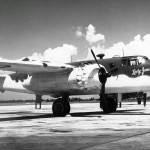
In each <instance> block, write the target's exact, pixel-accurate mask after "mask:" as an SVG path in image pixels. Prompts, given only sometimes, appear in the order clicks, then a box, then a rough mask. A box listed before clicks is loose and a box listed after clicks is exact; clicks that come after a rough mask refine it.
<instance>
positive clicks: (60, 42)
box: [0, 0, 150, 97]
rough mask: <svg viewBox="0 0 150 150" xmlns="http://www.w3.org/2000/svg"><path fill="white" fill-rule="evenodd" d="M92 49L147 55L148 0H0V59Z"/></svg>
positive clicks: (78, 56) (83, 55)
mask: <svg viewBox="0 0 150 150" xmlns="http://www.w3.org/2000/svg"><path fill="white" fill-rule="evenodd" d="M90 48H93V50H94V51H95V53H105V54H106V57H112V56H114V55H122V54H123V52H122V51H124V54H125V55H135V54H143V55H147V56H148V57H149V58H150V52H149V50H150V1H149V0H0V57H1V59H11V60H12V59H19V58H23V57H30V58H34V59H41V60H42V59H45V60H50V61H57V62H69V61H70V58H71V55H73V61H78V60H82V59H91V58H92V57H91V54H90V52H89V49H90ZM14 97H15V96H14Z"/></svg>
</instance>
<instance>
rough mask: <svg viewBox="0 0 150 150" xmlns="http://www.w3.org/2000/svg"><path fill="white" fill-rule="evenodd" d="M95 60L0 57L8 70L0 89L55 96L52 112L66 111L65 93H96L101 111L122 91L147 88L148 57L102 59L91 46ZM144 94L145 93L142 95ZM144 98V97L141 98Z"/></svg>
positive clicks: (111, 108)
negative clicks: (8, 58) (57, 61)
mask: <svg viewBox="0 0 150 150" xmlns="http://www.w3.org/2000/svg"><path fill="white" fill-rule="evenodd" d="M91 53H92V55H93V57H94V59H95V60H85V61H78V62H71V63H65V64H62V63H61V64H60V63H53V62H49V61H42V62H39V61H33V60H29V59H28V58H25V59H23V60H21V61H0V70H4V71H11V72H12V73H10V74H7V75H1V76H0V91H1V92H4V91H15V92H22V93H30V94H35V96H36V100H37V99H41V97H42V95H50V96H51V97H54V98H56V100H55V101H54V103H53V105H52V111H53V114H54V116H66V115H67V114H69V113H70V103H69V100H68V99H69V96H73V95H94V94H99V95H100V99H99V101H100V108H102V110H103V112H104V113H110V112H115V111H116V110H117V105H118V101H120V100H121V98H122V94H123V93H133V92H139V93H143V94H145V93H146V92H148V91H150V60H149V59H148V58H147V57H146V56H141V55H137V56H126V57H113V58H107V59H103V57H104V54H99V55H97V57H96V56H95V54H94V52H93V51H92V50H91ZM145 97H146V95H145ZM145 99H146V98H145Z"/></svg>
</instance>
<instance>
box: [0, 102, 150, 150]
mask: <svg viewBox="0 0 150 150" xmlns="http://www.w3.org/2000/svg"><path fill="white" fill-rule="evenodd" d="M51 107H52V105H51V104H48V105H42V109H41V110H40V109H36V110H35V109H34V105H30V104H24V105H23V104H22V105H17V106H14V105H12V106H9V105H3V106H2V105H1V106H0V150H59V149H61V150H62V149H63V150H78V149H82V150H91V149H92V150H97V149H98V150H109V149H113V150H120V149H121V150H124V149H128V150H137V149H139V150H141V149H142V150H145V149H147V150H149V149H150V140H149V139H150V102H148V103H147V106H146V107H145V108H144V106H143V105H137V102H130V103H127V102H123V103H122V108H118V111H117V112H116V113H111V114H107V115H105V114H103V112H102V111H101V110H100V109H99V104H98V103H73V104H71V114H70V115H68V116H67V117H54V116H53V114H52V111H51Z"/></svg>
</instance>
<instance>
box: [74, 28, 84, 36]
mask: <svg viewBox="0 0 150 150" xmlns="http://www.w3.org/2000/svg"><path fill="white" fill-rule="evenodd" d="M75 36H76V37H77V38H80V37H83V36H84V34H83V31H82V27H77V30H76V31H75Z"/></svg>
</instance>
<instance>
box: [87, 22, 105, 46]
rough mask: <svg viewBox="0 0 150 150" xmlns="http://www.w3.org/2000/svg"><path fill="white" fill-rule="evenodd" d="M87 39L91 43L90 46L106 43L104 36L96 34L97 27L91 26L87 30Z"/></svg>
mask: <svg viewBox="0 0 150 150" xmlns="http://www.w3.org/2000/svg"><path fill="white" fill-rule="evenodd" d="M85 39H86V40H87V41H88V42H89V44H90V45H92V44H94V43H97V42H100V41H104V40H105V37H104V35H102V34H96V30H95V27H94V26H93V25H91V24H90V25H89V26H88V27H87V28H86V35H85Z"/></svg>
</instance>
